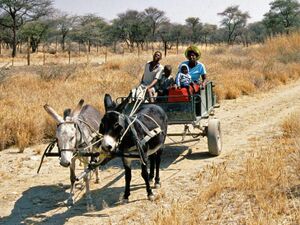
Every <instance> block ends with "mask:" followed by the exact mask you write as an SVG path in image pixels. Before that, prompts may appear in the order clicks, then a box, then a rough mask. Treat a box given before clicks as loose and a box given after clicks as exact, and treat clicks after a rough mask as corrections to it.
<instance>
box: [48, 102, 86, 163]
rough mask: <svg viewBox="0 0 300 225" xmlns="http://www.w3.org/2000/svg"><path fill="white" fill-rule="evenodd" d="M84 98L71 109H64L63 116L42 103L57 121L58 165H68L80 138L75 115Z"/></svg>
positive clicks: (77, 113)
mask: <svg viewBox="0 0 300 225" xmlns="http://www.w3.org/2000/svg"><path fill="white" fill-rule="evenodd" d="M83 103H84V100H80V101H79V103H78V105H77V107H76V108H75V109H74V110H73V111H71V110H70V109H66V110H65V111H64V117H61V116H60V115H58V113H56V111H55V110H54V109H53V108H52V107H50V106H49V105H47V104H46V105H44V109H45V110H46V111H47V113H48V114H49V115H50V116H51V117H52V118H53V119H54V120H55V121H56V122H57V128H56V138H57V145H58V148H59V150H60V152H61V158H60V165H62V166H64V167H68V166H69V165H70V163H71V160H72V157H73V153H74V151H75V150H76V144H77V142H78V141H79V140H78V139H79V138H80V137H79V135H78V131H77V123H76V120H77V117H78V115H79V114H80V111H81V108H82V105H83Z"/></svg>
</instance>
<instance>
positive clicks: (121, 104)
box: [115, 92, 131, 112]
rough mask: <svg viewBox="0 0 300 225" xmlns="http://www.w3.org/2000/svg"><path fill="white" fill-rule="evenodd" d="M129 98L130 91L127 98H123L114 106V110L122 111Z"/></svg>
mask: <svg viewBox="0 0 300 225" xmlns="http://www.w3.org/2000/svg"><path fill="white" fill-rule="evenodd" d="M130 99H131V92H130V93H129V95H128V96H127V98H125V100H124V101H123V102H122V103H120V104H119V105H118V106H117V107H116V109H115V110H116V111H117V112H122V111H123V109H124V108H125V107H126V106H127V104H128V102H129V100H130Z"/></svg>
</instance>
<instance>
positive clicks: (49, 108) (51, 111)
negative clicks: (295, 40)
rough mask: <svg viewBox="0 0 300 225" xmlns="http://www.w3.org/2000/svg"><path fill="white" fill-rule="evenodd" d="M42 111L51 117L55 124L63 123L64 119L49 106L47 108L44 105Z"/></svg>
mask: <svg viewBox="0 0 300 225" xmlns="http://www.w3.org/2000/svg"><path fill="white" fill-rule="evenodd" d="M44 109H45V110H46V112H47V113H48V114H49V115H50V116H52V118H53V119H54V120H55V121H56V122H58V123H62V122H64V119H63V118H62V117H61V116H60V115H58V113H57V112H55V110H54V109H53V108H52V107H51V106H49V105H48V104H46V105H44Z"/></svg>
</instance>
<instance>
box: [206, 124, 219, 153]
mask: <svg viewBox="0 0 300 225" xmlns="http://www.w3.org/2000/svg"><path fill="white" fill-rule="evenodd" d="M207 144H208V152H209V154H210V155H213V156H218V155H220V154H221V151H222V133H221V123H220V121H219V120H218V119H211V120H209V121H208V127H207Z"/></svg>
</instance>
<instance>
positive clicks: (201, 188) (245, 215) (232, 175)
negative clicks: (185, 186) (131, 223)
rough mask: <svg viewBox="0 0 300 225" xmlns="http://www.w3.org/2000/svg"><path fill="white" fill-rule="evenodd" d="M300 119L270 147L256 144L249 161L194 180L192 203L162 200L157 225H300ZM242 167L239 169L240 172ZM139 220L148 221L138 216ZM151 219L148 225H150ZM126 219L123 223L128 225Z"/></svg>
mask: <svg viewBox="0 0 300 225" xmlns="http://www.w3.org/2000/svg"><path fill="white" fill-rule="evenodd" d="M299 123H300V114H299V113H298V114H295V115H292V116H290V117H289V118H288V119H287V120H286V121H285V122H284V123H283V125H282V131H283V134H282V135H280V136H278V137H273V141H272V144H271V146H268V147H266V146H265V147H261V146H256V145H255V143H256V142H257V143H261V142H259V141H258V140H256V141H255V140H254V144H253V148H252V149H253V151H251V153H247V154H248V155H247V156H246V157H245V159H246V161H241V160H240V159H238V158H237V157H238V156H237V157H235V158H232V160H231V162H229V161H227V162H226V163H223V164H218V165H211V166H209V167H207V168H205V169H204V171H205V172H201V173H199V174H198V175H197V176H195V177H194V180H196V185H195V186H192V187H191V188H190V191H189V195H190V196H191V198H190V199H189V200H186V199H182V198H180V199H174V200H173V202H172V204H171V206H169V205H166V204H164V202H165V201H163V200H164V199H165V198H167V196H164V195H163V193H162V196H160V197H161V198H162V199H163V200H160V199H158V200H157V206H156V207H157V208H158V209H159V208H160V210H158V212H157V213H156V214H155V215H153V216H152V218H150V219H149V218H147V219H148V220H149V221H153V224H161V225H162V224H170V225H179V224H299V223H300V207H299V206H300V199H299V196H300V183H299V178H300V177H299V174H300V166H299V165H300V127H299ZM237 166H238V168H236V167H237ZM134 218H135V221H143V219H144V218H139V215H138V214H135V216H134ZM148 220H147V221H148ZM125 221H126V218H124V223H125V224H126V222H125Z"/></svg>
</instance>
